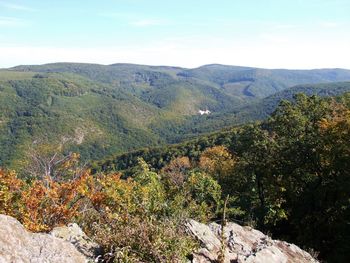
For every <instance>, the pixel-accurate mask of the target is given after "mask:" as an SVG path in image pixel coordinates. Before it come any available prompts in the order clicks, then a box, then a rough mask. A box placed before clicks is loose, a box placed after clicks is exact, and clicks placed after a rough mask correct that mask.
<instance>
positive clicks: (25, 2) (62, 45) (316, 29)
mask: <svg viewBox="0 0 350 263" xmlns="http://www.w3.org/2000/svg"><path fill="white" fill-rule="evenodd" d="M349 14H350V0H293V1H286V0H230V1H229V0H216V1H214V0H211V1H209V0H204V1H203V0H202V1H190V0H186V1H185V0H177V1H166V0H163V1H155V0H85V1H82V0H60V1H56V0H50V1H44V0H42V1H39V0H13V1H12V0H8V1H6V0H0V67H9V66H14V65H18V64H41V63H49V62H62V61H71V62H91V63H101V64H111V63H118V62H129V63H140V64H150V65H176V66H184V67H196V66H199V65H202V64H209V63H222V64H231V65H245V66H258V67H268V68H321V67H343V68H350V51H349V50H350V15H349Z"/></svg>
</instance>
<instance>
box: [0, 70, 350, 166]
mask: <svg viewBox="0 0 350 263" xmlns="http://www.w3.org/2000/svg"><path fill="white" fill-rule="evenodd" d="M347 80H348V81H349V80H350V71H349V70H343V69H321V70H280V69H277V70H270V69H257V68H249V67H235V66H223V65H206V66H202V67H200V68H197V69H184V68H178V67H161V66H144V65H132V64H113V65H108V66H107V65H96V64H79V63H55V64H47V65H38V66H18V67H14V68H10V69H2V70H0V149H1V150H0V166H2V165H6V166H8V167H16V166H20V165H19V164H16V163H14V162H13V160H17V161H18V162H19V161H21V160H22V159H23V156H25V155H26V151H28V149H29V148H30V146H31V145H32V144H33V142H35V143H43V144H44V143H46V142H50V144H56V145H58V147H59V146H60V145H62V144H64V145H65V150H66V151H77V152H79V153H80V154H81V156H82V158H83V159H84V160H91V159H92V160H96V159H100V158H104V157H106V156H108V155H111V154H115V153H123V152H127V151H130V150H133V149H137V148H141V147H148V146H157V145H164V144H167V143H177V142H180V141H182V140H184V139H186V138H190V137H193V136H196V135H198V134H202V133H207V132H212V131H216V130H221V129H222V128H224V127H229V126H232V125H236V124H240V123H244V122H247V121H251V120H256V119H260V118H264V117H266V116H267V115H268V114H269V112H271V110H272V109H273V108H274V105H276V104H277V103H278V101H279V100H280V99H282V98H288V96H291V94H294V93H297V92H300V91H302V92H306V93H310V94H311V93H316V94H320V95H336V94H339V93H341V92H345V91H347V90H349V83H336V84H334V83H332V82H336V81H347ZM321 82H322V83H325V84H317V85H311V84H313V83H321ZM327 83H328V84H327ZM294 85H299V86H296V87H292V88H291V86H294ZM200 109H209V110H210V111H211V112H212V114H211V115H208V116H199V115H198V110H200Z"/></svg>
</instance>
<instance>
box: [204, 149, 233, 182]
mask: <svg viewBox="0 0 350 263" xmlns="http://www.w3.org/2000/svg"><path fill="white" fill-rule="evenodd" d="M235 163H236V160H235V159H234V157H233V156H232V155H231V153H230V152H229V151H228V149H227V148H226V147H224V146H215V147H212V148H209V149H207V150H205V151H204V152H203V153H202V155H201V157H200V159H199V166H200V167H201V168H202V169H204V170H206V171H208V172H209V173H211V174H213V175H215V176H216V177H220V176H227V174H228V173H229V172H230V171H232V169H233V167H234V165H235Z"/></svg>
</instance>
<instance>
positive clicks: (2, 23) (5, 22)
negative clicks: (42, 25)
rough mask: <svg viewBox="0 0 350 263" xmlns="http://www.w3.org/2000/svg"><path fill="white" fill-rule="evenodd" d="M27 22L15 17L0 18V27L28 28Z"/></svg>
mask: <svg viewBox="0 0 350 263" xmlns="http://www.w3.org/2000/svg"><path fill="white" fill-rule="evenodd" d="M28 25H29V22H27V21H25V20H23V19H19V18H16V17H6V16H0V27H24V26H28Z"/></svg>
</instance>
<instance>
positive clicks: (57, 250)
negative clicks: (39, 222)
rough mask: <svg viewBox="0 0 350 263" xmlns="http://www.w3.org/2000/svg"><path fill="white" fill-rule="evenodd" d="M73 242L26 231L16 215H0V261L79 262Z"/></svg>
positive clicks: (80, 257)
mask: <svg viewBox="0 0 350 263" xmlns="http://www.w3.org/2000/svg"><path fill="white" fill-rule="evenodd" d="M87 261H88V259H87V258H86V257H85V256H84V255H83V254H82V253H80V252H79V251H78V250H77V249H76V248H75V247H74V245H72V244H71V243H69V242H66V241H64V240H62V239H59V238H57V237H54V236H52V235H48V234H38V233H30V232H28V231H27V230H26V229H25V228H24V227H23V226H22V225H21V224H20V223H19V222H18V221H17V220H16V219H14V218H13V217H10V216H5V215H0V263H22V262H23V263H26V262H28V263H29V262H30V263H46V262H50V263H56V262H57V263H73V262H74V263H83V262H87Z"/></svg>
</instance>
